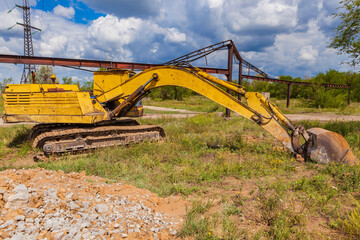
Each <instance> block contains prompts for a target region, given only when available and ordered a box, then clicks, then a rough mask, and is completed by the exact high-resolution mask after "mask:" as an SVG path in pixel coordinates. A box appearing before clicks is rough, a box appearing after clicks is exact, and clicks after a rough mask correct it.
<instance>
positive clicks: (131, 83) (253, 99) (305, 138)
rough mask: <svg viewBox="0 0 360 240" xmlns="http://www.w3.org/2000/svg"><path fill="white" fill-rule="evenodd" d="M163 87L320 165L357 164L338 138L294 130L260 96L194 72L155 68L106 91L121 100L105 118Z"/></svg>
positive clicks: (277, 110) (277, 111)
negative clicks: (220, 110) (187, 93)
mask: <svg viewBox="0 0 360 240" xmlns="http://www.w3.org/2000/svg"><path fill="white" fill-rule="evenodd" d="M139 86H140V87H139ZM163 86H179V87H184V88H188V89H191V90H192V91H194V92H197V93H199V94H201V95H203V96H205V97H207V98H209V99H210V100H213V101H214V102H216V103H218V104H220V105H222V106H224V107H226V108H228V109H231V110H232V111H234V112H236V113H238V114H240V115H241V116H243V117H245V118H247V119H249V120H251V121H253V122H254V123H256V124H258V125H259V126H260V127H262V128H263V129H264V130H265V131H267V132H268V133H270V134H271V135H272V136H274V137H275V138H276V139H277V140H278V141H280V142H281V143H282V144H283V145H284V146H285V147H286V148H288V149H289V150H290V151H291V152H292V153H294V154H299V155H300V156H302V157H304V158H311V159H312V160H315V161H316V162H321V163H329V162H333V161H335V162H342V163H348V164H358V160H357V159H356V157H355V156H354V155H353V153H352V152H351V150H350V147H349V145H348V143H347V142H346V140H345V139H344V138H343V137H342V136H341V135H339V134H337V133H334V132H330V131H327V130H324V129H320V130H319V129H318V128H314V129H310V130H308V131H306V130H305V129H304V128H303V127H302V126H299V127H294V125H293V124H292V123H291V121H290V120H289V119H288V118H286V116H285V115H284V114H283V113H282V112H281V111H280V110H279V109H278V108H277V107H276V105H275V104H273V103H272V102H271V101H269V100H267V99H266V98H265V97H264V96H262V95H261V94H260V93H257V92H246V91H245V90H244V88H243V87H242V86H240V85H237V84H234V83H229V82H226V81H223V80H220V79H218V78H216V77H214V76H211V75H209V74H207V73H205V72H202V71H201V70H200V69H198V68H183V67H176V66H167V67H155V68H151V69H148V70H145V71H143V72H141V73H139V74H137V75H135V76H133V77H132V78H130V79H129V80H127V81H125V82H124V83H122V84H120V85H119V86H117V87H115V88H113V89H112V90H111V91H109V94H110V95H113V96H114V95H115V93H117V94H118V95H119V96H121V97H120V98H119V100H118V103H119V104H118V105H117V106H116V107H115V108H114V109H111V110H110V111H109V112H108V117H109V118H115V117H121V116H123V115H125V114H126V112H127V111H129V109H130V108H131V106H133V105H134V104H135V103H136V102H137V101H139V100H140V99H141V98H142V97H143V96H144V95H145V94H146V93H147V92H149V91H151V90H152V89H155V88H158V87H163ZM224 88H225V89H229V90H231V91H233V92H236V93H239V94H241V95H242V96H244V97H245V99H246V101H247V105H246V104H244V103H242V102H241V101H239V100H238V99H237V98H235V97H234V96H232V95H231V94H229V93H227V92H226V91H225V90H224ZM105 95H106V93H105ZM115 98H118V97H115Z"/></svg>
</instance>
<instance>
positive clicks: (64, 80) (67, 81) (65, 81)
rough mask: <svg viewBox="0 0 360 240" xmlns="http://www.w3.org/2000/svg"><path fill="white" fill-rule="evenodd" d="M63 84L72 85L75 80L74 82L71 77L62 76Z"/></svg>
mask: <svg viewBox="0 0 360 240" xmlns="http://www.w3.org/2000/svg"><path fill="white" fill-rule="evenodd" d="M62 84H69V85H72V84H74V82H73V80H72V78H71V77H63V78H62Z"/></svg>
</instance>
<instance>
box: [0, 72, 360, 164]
mask: <svg viewBox="0 0 360 240" xmlns="http://www.w3.org/2000/svg"><path fill="white" fill-rule="evenodd" d="M162 86H179V87H184V88H188V89H191V90H192V91H195V92H197V93H199V94H201V95H203V96H205V97H207V98H209V99H211V100H213V101H214V102H216V103H218V104H221V105H223V106H225V107H226V108H228V109H231V110H232V111H234V112H236V113H238V114H240V115H242V116H244V117H245V118H247V119H249V120H251V121H253V122H254V123H256V124H258V125H259V126H260V127H262V128H263V129H265V130H266V131H267V132H269V133H270V134H271V135H272V136H274V137H275V138H276V139H277V140H278V141H280V142H281V143H282V144H283V145H284V146H285V147H286V148H288V149H289V150H290V151H291V152H292V153H294V154H297V155H299V156H301V157H303V158H305V159H312V160H313V161H315V162H319V163H330V162H336V163H345V164H358V163H359V162H358V160H357V158H356V157H355V156H354V154H353V153H352V151H351V149H350V147H349V144H348V143H347V142H346V140H345V139H344V138H343V137H342V136H341V135H339V134H337V133H334V132H330V131H327V130H325V129H321V128H312V129H309V130H306V129H304V128H303V127H302V126H298V127H295V126H294V125H293V123H292V122H291V121H290V120H289V119H287V118H286V117H285V116H284V114H282V113H281V111H280V110H279V109H278V108H277V107H276V106H275V105H274V104H273V103H272V102H271V101H269V100H267V99H266V98H265V97H263V96H262V95H261V94H260V93H257V92H246V91H245V90H244V88H243V87H242V86H240V85H237V84H235V83H231V82H226V81H223V80H220V79H218V78H216V77H214V76H212V75H209V74H207V73H206V72H203V71H201V70H200V69H199V68H196V67H192V66H186V67H184V66H160V67H153V68H150V69H147V70H145V71H143V72H140V73H138V74H135V73H134V72H133V71H129V70H122V69H118V70H110V71H98V72H94V87H93V92H92V94H91V93H89V92H81V91H79V89H78V87H77V86H76V85H61V84H10V85H7V86H6V90H5V93H4V116H3V119H4V122H6V123H15V122H35V123H39V124H38V125H35V126H34V127H33V128H32V131H31V134H30V138H31V139H33V146H34V147H37V148H39V149H42V151H43V152H44V154H45V155H51V154H58V153H65V152H77V151H84V150H88V149H95V148H101V147H108V146H114V145H123V144H130V143H133V142H139V141H144V140H160V139H163V138H165V132H164V130H163V129H162V128H161V127H159V126H154V125H140V124H139V123H138V122H137V121H135V120H133V119H130V118H127V117H126V116H127V114H129V113H131V111H132V110H133V109H134V106H135V105H136V103H137V102H139V101H140V100H141V99H142V98H143V97H144V96H145V95H146V94H147V93H149V91H151V90H152V89H154V88H157V87H162ZM226 90H230V91H232V92H235V93H238V94H240V95H242V96H244V97H245V99H246V102H247V104H244V103H243V102H241V101H239V100H238V99H237V98H235V97H234V96H232V95H231V94H229V93H227V92H226Z"/></svg>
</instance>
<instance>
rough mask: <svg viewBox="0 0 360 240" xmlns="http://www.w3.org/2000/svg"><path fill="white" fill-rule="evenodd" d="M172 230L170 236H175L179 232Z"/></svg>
mask: <svg viewBox="0 0 360 240" xmlns="http://www.w3.org/2000/svg"><path fill="white" fill-rule="evenodd" d="M169 230H170V234H171V235H173V236H175V235H176V234H177V231H176V230H175V229H171V228H170V229H169Z"/></svg>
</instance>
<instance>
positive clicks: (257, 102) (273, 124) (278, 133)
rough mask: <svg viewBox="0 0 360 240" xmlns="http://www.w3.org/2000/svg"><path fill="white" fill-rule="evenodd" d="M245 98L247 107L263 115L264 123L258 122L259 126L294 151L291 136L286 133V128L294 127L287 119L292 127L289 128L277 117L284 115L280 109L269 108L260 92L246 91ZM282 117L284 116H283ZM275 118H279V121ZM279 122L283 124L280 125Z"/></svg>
mask: <svg viewBox="0 0 360 240" xmlns="http://www.w3.org/2000/svg"><path fill="white" fill-rule="evenodd" d="M245 99H246V101H247V103H248V105H249V107H251V108H252V109H254V110H256V111H257V112H259V113H260V114H261V115H262V116H263V118H264V123H262V124H260V126H261V127H262V128H264V129H265V130H266V131H267V132H269V133H270V134H271V135H273V136H275V137H276V138H277V139H278V140H279V141H280V142H281V143H282V144H284V145H285V147H287V148H288V149H290V150H291V151H292V152H294V149H293V147H292V143H291V136H290V135H289V133H288V130H291V129H293V128H294V127H293V126H292V124H291V122H290V121H289V120H288V121H289V122H288V124H289V126H290V125H291V126H292V128H290V127H289V126H288V125H287V124H284V122H283V121H281V120H280V119H279V118H280V117H282V116H284V115H283V114H282V113H281V112H280V110H278V109H277V108H276V112H275V111H274V109H269V107H268V105H267V103H268V100H266V99H265V98H264V97H263V96H262V95H261V94H260V93H257V92H247V93H246V94H245ZM264 99H265V101H264ZM274 117H276V118H274ZM284 118H286V117H285V116H284ZM276 119H279V120H280V121H278V120H276ZM280 123H282V124H284V125H281V124H280Z"/></svg>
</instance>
